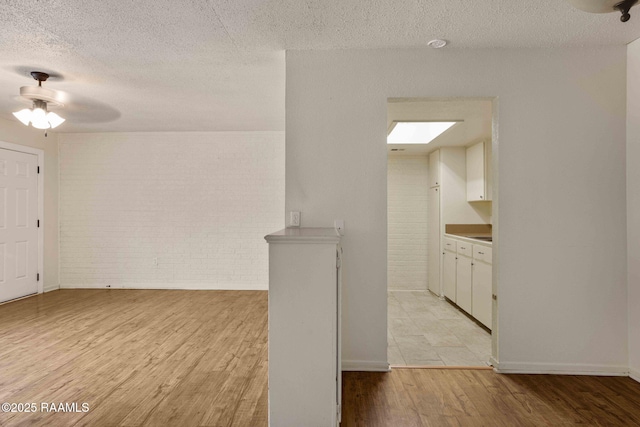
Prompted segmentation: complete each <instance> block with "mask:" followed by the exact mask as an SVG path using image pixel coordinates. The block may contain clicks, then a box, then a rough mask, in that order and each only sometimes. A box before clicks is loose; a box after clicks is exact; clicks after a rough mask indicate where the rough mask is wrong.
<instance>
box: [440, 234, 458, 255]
mask: <svg viewBox="0 0 640 427" xmlns="http://www.w3.org/2000/svg"><path fill="white" fill-rule="evenodd" d="M442 241H443V246H444V250H445V251H451V252H455V251H456V241H455V240H453V239H450V238H448V237H445V238H444V239H443V240H442Z"/></svg>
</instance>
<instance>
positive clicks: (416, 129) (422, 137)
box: [387, 122, 457, 144]
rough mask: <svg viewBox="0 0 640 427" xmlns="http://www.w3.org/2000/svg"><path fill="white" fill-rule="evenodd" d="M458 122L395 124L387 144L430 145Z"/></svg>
mask: <svg viewBox="0 0 640 427" xmlns="http://www.w3.org/2000/svg"><path fill="white" fill-rule="evenodd" d="M456 123H457V122H394V126H393V129H391V132H389V136H387V144H428V143H430V142H431V141H433V140H434V139H436V138H437V137H438V136H440V135H442V133H444V131H446V130H447V129H449V128H450V127H451V126H453V125H455V124H456Z"/></svg>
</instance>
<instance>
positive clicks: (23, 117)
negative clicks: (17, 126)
mask: <svg viewBox="0 0 640 427" xmlns="http://www.w3.org/2000/svg"><path fill="white" fill-rule="evenodd" d="M13 115H14V116H16V119H18V120H20V121H21V122H22V124H24V125H25V126H29V122H30V121H31V110H30V109H28V108H25V109H23V110H20V111H16V112H15V113H13Z"/></svg>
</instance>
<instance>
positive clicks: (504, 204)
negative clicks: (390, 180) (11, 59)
mask: <svg viewBox="0 0 640 427" xmlns="http://www.w3.org/2000/svg"><path fill="white" fill-rule="evenodd" d="M625 70H626V49H625V47H606V48H590V49H544V50H542V49H540V50H537V49H514V50H508V49H495V50H456V49H444V50H439V51H434V50H426V49H424V50H423V49H405V50H344V51H291V52H288V53H287V87H286V102H287V105H286V111H287V117H286V140H287V143H286V167H287V176H286V203H285V206H286V210H290V209H292V208H294V207H295V208H296V209H300V210H301V211H302V212H303V216H302V218H303V225H305V226H332V225H333V220H334V219H335V218H342V219H344V220H345V224H346V230H345V231H346V233H345V236H344V239H343V244H344V252H345V255H344V275H343V277H344V300H343V301H344V311H343V315H344V316H343V320H344V342H343V357H344V359H345V361H351V366H354V365H356V364H357V365H358V366H359V367H360V368H371V369H373V368H380V369H382V368H383V367H384V365H385V363H386V345H387V343H386V326H387V319H386V292H385V291H386V282H387V268H386V267H387V263H386V259H385V258H386V254H387V246H386V235H387V233H386V227H387V218H386V214H387V211H386V200H387V194H386V190H385V186H386V157H387V153H386V144H385V135H386V125H387V123H386V114H387V98H389V97H476V96H496V97H498V111H497V118H498V127H497V129H496V131H497V132H495V133H494V135H496V136H497V139H496V140H494V142H493V143H494V156H496V157H498V156H499V170H495V171H494V177H497V178H499V182H494V189H495V187H496V185H497V186H499V204H498V205H497V206H494V212H493V222H494V234H495V238H496V241H495V242H494V247H495V248H496V250H497V251H498V252H499V256H497V257H496V258H497V259H496V264H495V269H496V270H495V271H496V274H495V277H496V279H497V280H498V284H499V295H498V298H499V299H498V304H499V319H498V325H499V346H500V364H499V367H500V369H503V370H505V371H538V372H555V371H563V372H590V373H597V372H599V373H604V372H606V373H624V372H626V371H627V357H628V354H627V302H626V296H627V286H626V276H627V274H626V236H625V233H626V224H625V223H626V204H625V109H626V108H625V89H626V85H625V75H626V72H625ZM498 146H499V153H497V152H496V148H498ZM497 195H498V194H495V196H496V197H495V198H497ZM495 198H494V200H495ZM498 211H499V212H498ZM498 214H499V215H498Z"/></svg>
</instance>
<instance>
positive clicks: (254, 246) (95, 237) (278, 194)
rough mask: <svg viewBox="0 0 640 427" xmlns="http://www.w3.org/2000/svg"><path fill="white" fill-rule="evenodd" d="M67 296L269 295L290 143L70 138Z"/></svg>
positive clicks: (63, 172) (263, 136) (65, 200)
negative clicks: (272, 239) (108, 292)
mask: <svg viewBox="0 0 640 427" xmlns="http://www.w3.org/2000/svg"><path fill="white" fill-rule="evenodd" d="M59 150H60V152H59V158H60V283H61V287H105V286H109V285H110V286H111V287H125V288H127V287H134V288H180V289H267V287H268V247H267V243H266V242H265V241H264V238H263V237H264V236H265V235H266V234H268V233H271V232H273V231H276V230H279V229H281V228H283V227H284V221H283V216H284V215H283V212H284V178H285V177H284V133H283V132H202V133H201V132H188V133H187V132H179V133H166V132H165V133H102V134H62V135H60V140H59Z"/></svg>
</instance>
